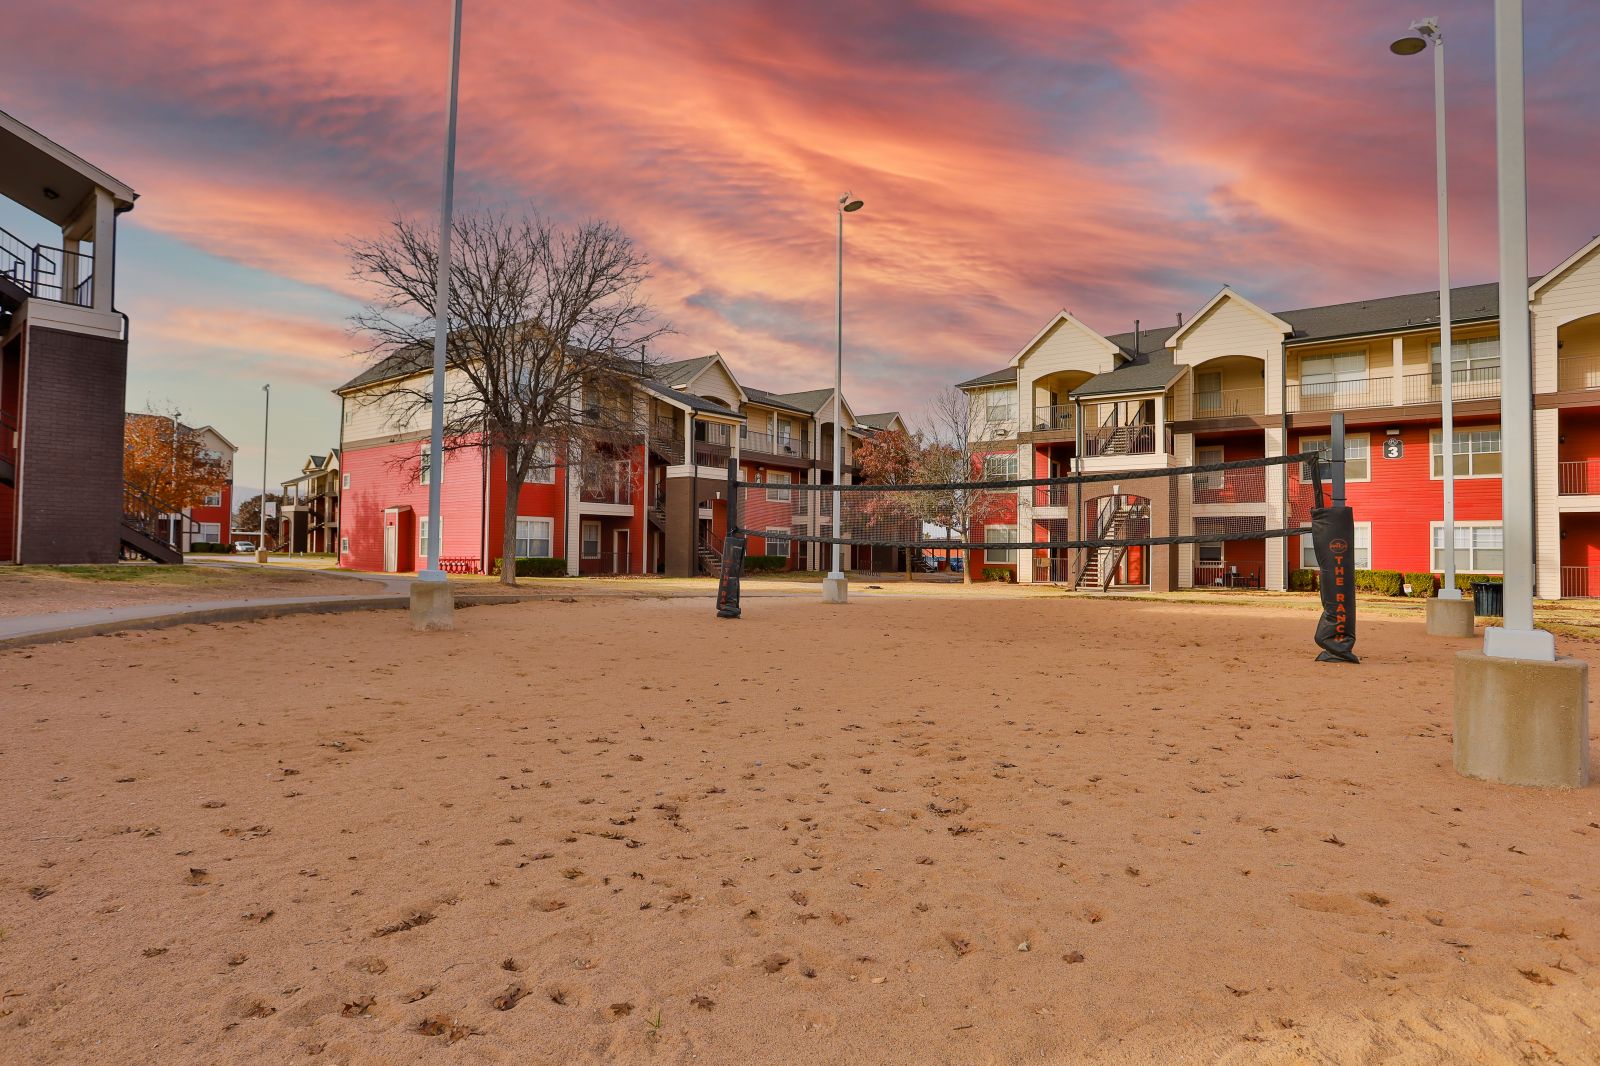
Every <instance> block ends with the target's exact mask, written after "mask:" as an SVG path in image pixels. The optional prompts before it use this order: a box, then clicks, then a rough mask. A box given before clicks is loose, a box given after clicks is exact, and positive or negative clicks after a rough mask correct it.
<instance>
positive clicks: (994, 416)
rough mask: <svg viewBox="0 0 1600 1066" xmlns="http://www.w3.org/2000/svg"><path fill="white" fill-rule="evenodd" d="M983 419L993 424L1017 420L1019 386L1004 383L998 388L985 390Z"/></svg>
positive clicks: (1003, 423) (1004, 423)
mask: <svg viewBox="0 0 1600 1066" xmlns="http://www.w3.org/2000/svg"><path fill="white" fill-rule="evenodd" d="M997 398H998V402H997ZM983 420H984V422H986V423H987V424H989V425H991V426H995V425H1008V424H1010V423H1012V422H1015V421H1016V420H1017V387H1016V386H1015V385H1002V386H1001V387H999V388H996V389H985V390H984V394H983Z"/></svg>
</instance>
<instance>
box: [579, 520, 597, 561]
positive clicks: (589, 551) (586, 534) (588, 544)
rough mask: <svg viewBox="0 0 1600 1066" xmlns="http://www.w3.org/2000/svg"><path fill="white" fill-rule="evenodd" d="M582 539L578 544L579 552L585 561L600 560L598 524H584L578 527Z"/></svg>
mask: <svg viewBox="0 0 1600 1066" xmlns="http://www.w3.org/2000/svg"><path fill="white" fill-rule="evenodd" d="M580 532H581V533H582V537H581V538H580V542H579V552H580V554H581V555H582V557H583V558H585V559H598V558H600V523H599V522H585V523H583V525H582V526H581V527H580Z"/></svg>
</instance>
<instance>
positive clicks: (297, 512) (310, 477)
mask: <svg viewBox="0 0 1600 1066" xmlns="http://www.w3.org/2000/svg"><path fill="white" fill-rule="evenodd" d="M343 480H344V479H343V475H342V474H341V472H340V470H339V449H338V448H334V449H333V450H332V451H330V452H328V453H327V454H325V455H308V456H306V461H305V462H304V463H302V464H301V465H300V476H299V477H295V478H291V479H290V480H288V481H285V482H283V483H282V489H283V502H282V503H281V504H279V506H278V550H279V551H286V552H289V553H290V554H303V553H306V552H310V553H313V554H323V553H327V554H332V553H334V552H337V551H338V550H339V492H340V489H341V488H342V487H343Z"/></svg>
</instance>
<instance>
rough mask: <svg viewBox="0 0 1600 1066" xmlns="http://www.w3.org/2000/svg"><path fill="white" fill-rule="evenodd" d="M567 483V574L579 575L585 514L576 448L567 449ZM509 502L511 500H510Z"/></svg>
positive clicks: (581, 475) (581, 479) (581, 472)
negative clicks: (581, 511)
mask: <svg viewBox="0 0 1600 1066" xmlns="http://www.w3.org/2000/svg"><path fill="white" fill-rule="evenodd" d="M564 473H565V480H566V483H567V501H566V514H565V515H564V516H563V517H565V518H566V520H567V521H566V526H567V551H566V556H567V576H568V577H577V576H578V554H579V552H580V551H581V550H582V549H581V547H580V545H581V543H582V537H583V533H582V528H583V516H582V515H580V514H579V513H578V486H579V485H580V484H581V483H582V481H583V471H582V469H581V464H580V463H579V460H578V456H577V449H576V448H569V449H568V450H567V465H566V469H565V471H564ZM508 502H509V501H508Z"/></svg>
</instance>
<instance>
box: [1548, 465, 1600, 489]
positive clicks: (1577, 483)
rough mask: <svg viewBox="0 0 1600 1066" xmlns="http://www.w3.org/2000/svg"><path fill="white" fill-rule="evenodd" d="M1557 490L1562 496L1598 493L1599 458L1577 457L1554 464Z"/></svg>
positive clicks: (1599, 482) (1599, 478) (1599, 485)
mask: <svg viewBox="0 0 1600 1066" xmlns="http://www.w3.org/2000/svg"><path fill="white" fill-rule="evenodd" d="M1556 484H1557V491H1558V492H1559V493H1560V495H1562V496H1591V495H1595V494H1597V493H1600V459H1577V460H1574V461H1571V462H1561V463H1557V464H1556Z"/></svg>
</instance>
